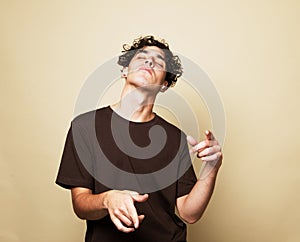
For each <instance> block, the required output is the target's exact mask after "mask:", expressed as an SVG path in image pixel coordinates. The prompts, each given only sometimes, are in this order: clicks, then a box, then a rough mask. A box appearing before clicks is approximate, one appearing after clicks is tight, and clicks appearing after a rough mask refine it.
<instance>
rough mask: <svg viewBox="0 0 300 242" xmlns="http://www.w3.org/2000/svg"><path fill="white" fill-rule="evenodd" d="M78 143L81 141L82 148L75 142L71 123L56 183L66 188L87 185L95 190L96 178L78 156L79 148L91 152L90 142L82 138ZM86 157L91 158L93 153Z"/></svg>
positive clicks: (86, 186)
mask: <svg viewBox="0 0 300 242" xmlns="http://www.w3.org/2000/svg"><path fill="white" fill-rule="evenodd" d="M77 133H79V132H77ZM77 136H78V135H77ZM77 136H76V138H77ZM77 139H78V138H77ZM77 143H80V145H81V148H80V147H79V148H78V147H77V146H75V144H74V138H73V132H72V125H71V127H70V129H69V131H68V134H67V138H66V142H65V146H64V150H63V154H62V158H61V163H60V167H59V170H58V174H57V178H56V184H57V185H59V186H61V187H63V188H66V189H70V188H72V187H85V188H89V189H91V190H93V189H94V178H93V176H92V175H91V174H90V173H89V172H88V171H87V169H86V166H84V165H83V163H82V161H81V159H80V158H79V156H78V150H80V149H85V150H86V153H88V152H89V149H88V144H87V142H86V140H84V139H81V141H80V142H77ZM76 148H77V149H76ZM84 157H85V158H86V159H89V158H90V157H91V155H85V156H84ZM88 162H90V161H88Z"/></svg>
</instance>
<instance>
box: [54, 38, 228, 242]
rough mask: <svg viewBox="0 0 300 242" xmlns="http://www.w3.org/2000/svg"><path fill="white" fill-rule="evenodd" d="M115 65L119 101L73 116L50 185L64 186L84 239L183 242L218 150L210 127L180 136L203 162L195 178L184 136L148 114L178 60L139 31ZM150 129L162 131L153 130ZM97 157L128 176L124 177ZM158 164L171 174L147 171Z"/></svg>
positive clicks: (177, 71) (202, 203) (201, 205)
mask: <svg viewBox="0 0 300 242" xmlns="http://www.w3.org/2000/svg"><path fill="white" fill-rule="evenodd" d="M118 63H119V64H120V65H121V66H123V69H122V77H123V78H124V79H125V83H124V88H123V91H122V93H121V98H120V101H119V102H118V103H116V104H113V105H111V106H108V107H104V108H100V109H98V110H96V111H93V112H90V113H86V114H83V115H80V116H79V117H77V118H75V119H74V120H73V122H72V124H71V128H70V130H69V132H68V136H67V140H66V144H65V149H64V152H63V157H62V161H61V165H60V169H59V172H58V176H57V180H56V183H57V184H58V185H60V186H62V187H64V188H68V189H71V194H72V202H73V208H74V212H75V213H76V215H77V216H78V217H79V218H81V219H85V220H87V231H86V237H85V241H88V242H90V241H92V242H94V241H101V242H102V241H103V242H112V241H118V242H119V241H130V242H133V241H143V242H147V241H149V242H150V241H151V242H157V241H162V242H169V241H170V242H171V241H174V242H179V241H186V225H185V223H184V222H186V223H195V222H196V221H198V220H199V219H200V217H201V215H202V214H203V212H204V210H205V208H206V206H207V204H208V202H209V200H210V197H211V195H212V192H213V189H214V184H215V180H216V177H217V173H218V170H219V167H220V165H221V163H222V153H221V147H220V145H219V144H218V141H217V140H216V139H215V138H214V137H213V134H212V133H211V132H210V131H206V133H205V135H206V139H205V140H204V141H202V142H199V143H198V142H197V141H196V140H194V139H193V138H192V137H188V138H187V140H188V142H189V144H190V145H191V147H192V148H191V149H190V152H191V153H197V156H198V157H199V158H201V159H202V160H203V161H205V162H207V165H208V166H211V167H210V168H209V169H211V172H210V173H209V175H208V176H206V177H205V179H201V180H197V178H196V176H195V173H194V170H193V167H192V165H191V161H190V157H189V151H188V148H187V142H186V137H185V135H184V134H183V132H182V131H181V130H179V129H178V128H177V127H175V126H173V125H172V124H170V123H168V122H167V121H165V120H164V119H163V118H161V117H160V116H158V115H157V114H155V113H154V112H153V106H154V102H155V98H156V96H157V94H158V93H159V92H165V91H166V90H167V89H168V87H170V86H172V85H174V84H175V82H176V81H177V78H178V77H179V76H180V75H181V74H182V67H181V64H180V60H179V58H178V57H177V56H174V55H173V54H172V52H171V51H170V50H169V47H168V45H167V44H166V43H165V42H164V41H159V40H156V39H155V38H154V37H153V36H146V37H143V38H139V39H137V40H135V41H134V42H133V45H132V46H128V45H124V54H123V55H121V56H120V57H119V62H118ZM91 117H92V118H91ZM91 120H92V121H91ZM92 126H93V127H92ZM158 126H159V127H160V128H162V129H163V132H162V130H161V129H160V130H159V131H158V132H153V130H154V129H153V128H154V127H158ZM91 127H92V128H91ZM151 132H152V133H151ZM128 134H129V135H128ZM151 135H152V136H151ZM93 136H94V137H96V139H95V140H96V141H95V140H94V139H93V138H92V137H93ZM149 136H151V137H149ZM79 139H80V141H78V140H79ZM76 144H77V145H76ZM135 145H136V146H137V148H136V147H135ZM99 149H100V150H101V152H99ZM135 149H136V150H135ZM102 151H103V153H102ZM136 151H139V152H136ZM99 153H101V155H99ZM82 154H83V155H82ZM105 159H108V160H109V162H111V164H112V165H113V167H117V168H118V169H119V171H123V173H126V174H128V173H130V174H131V175H132V174H135V175H136V177H134V178H133V179H132V180H131V181H130V182H128V181H125V180H124V179H122V175H121V173H122V172H121V173H116V172H115V171H114V170H113V169H112V168H108V167H109V166H107V165H105V162H104V160H105ZM174 161H175V163H174ZM176 162H177V163H176ZM173 164H175V168H174V165H173ZM171 165H173V168H172V169H169V167H170V166H171ZM164 169H169V170H168V172H167V173H165V174H167V175H166V176H168V177H171V182H168V183H167V184H165V183H163V182H162V180H164V179H160V178H161V176H156V175H155V174H157V173H159V171H161V170H164ZM143 176H144V177H147V179H146V180H143V178H141V179H140V177H143ZM103 177H105V179H103ZM149 177H150V178H149ZM159 177H160V178H159ZM148 178H149V179H148ZM107 179H108V180H109V182H106V181H107ZM137 184H138V185H137ZM145 187H147V188H145ZM147 189H148V190H147ZM144 191H150V192H148V193H144ZM175 209H177V211H178V214H179V216H180V218H181V219H180V218H179V217H178V216H176V214H175ZM183 221H184V222H183Z"/></svg>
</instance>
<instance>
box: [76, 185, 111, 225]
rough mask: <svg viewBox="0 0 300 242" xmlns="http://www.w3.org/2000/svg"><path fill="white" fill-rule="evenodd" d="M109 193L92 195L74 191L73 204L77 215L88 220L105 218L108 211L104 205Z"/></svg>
mask: <svg viewBox="0 0 300 242" xmlns="http://www.w3.org/2000/svg"><path fill="white" fill-rule="evenodd" d="M106 195H107V192H104V193H101V194H96V195H95V194H92V193H86V192H78V191H73V189H72V203H73V209H74V212H75V214H76V215H77V216H78V217H79V218H81V219H86V220H97V219H101V218H103V217H105V216H106V215H107V214H108V211H107V209H106V207H105V205H104V200H105V197H106Z"/></svg>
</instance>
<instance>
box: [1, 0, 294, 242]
mask: <svg viewBox="0 0 300 242" xmlns="http://www.w3.org/2000/svg"><path fill="white" fill-rule="evenodd" d="M299 12H300V4H299V1H297V0H295V1H292V0H285V1H284V0H278V1H276V0H274V1H270V0H268V1H258V0H254V1H253V0H246V1H238V0H228V1H221V0H217V1H191V0H186V1H169V2H163V1H155V0H154V1H150V2H149V1H147V2H143V1H123V2H121V1H71V0H70V1H33V0H31V1H1V2H0V34H1V38H0V73H1V76H0V78H1V96H0V98H1V102H0V105H1V119H0V120H1V126H0V132H1V146H0V149H1V150H0V159H1V162H0V189H1V199H0V214H1V220H0V241H1V242H2V241H3V242H15V241H26V242H27V241H28V242H32V241H43V242H50V241H51V242H66V241H72V242H79V241H83V236H84V229H85V225H84V222H83V221H80V220H79V219H77V218H76V217H75V215H74V214H73V212H72V208H71V201H70V194H69V192H68V191H66V190H63V189H61V188H59V187H58V186H56V185H55V184H54V180H55V177H56V172H57V169H58V165H59V162H60V157H61V152H62V148H63V145H64V139H65V135H66V131H67V129H68V127H69V124H70V121H71V119H72V114H73V109H74V104H75V101H76V98H77V95H78V93H79V91H80V88H81V86H82V85H83V83H84V81H85V80H86V77H87V76H88V75H89V74H90V73H91V72H92V71H93V70H95V68H96V67H97V66H99V65H100V64H101V63H104V62H105V61H107V60H109V59H110V58H111V57H113V56H115V55H116V54H118V53H119V52H120V51H121V45H122V44H123V43H128V42H131V40H132V39H134V38H136V37H138V36H140V35H144V34H154V35H156V36H159V37H163V38H165V39H166V40H167V41H169V42H170V45H171V47H172V49H173V50H175V51H177V52H179V53H181V54H183V55H185V56H187V57H189V58H190V59H192V60H193V61H194V62H196V63H197V64H198V65H199V66H201V67H202V68H203V69H204V70H205V71H206V72H207V73H208V74H209V76H210V77H211V78H212V80H213V81H214V84H215V86H216V88H217V90H218V92H219V93H220V95H221V97H222V100H223V104H224V107H225V111H226V118H227V129H226V132H227V135H226V142H225V145H224V148H223V150H224V157H225V158H224V165H223V166H222V169H221V172H220V175H219V178H218V182H217V187H216V190H215V193H214V195H213V198H212V200H211V203H210V204H209V207H208V209H207V211H206V212H205V215H204V216H203V217H202V219H201V221H199V222H198V223H196V224H194V225H192V226H189V241H190V242H198V241H202V242H235V241H236V242H269V241H270V242H271V241H272V242H297V241H300V232H299V230H298V229H299V224H300V211H299V202H300V189H299V184H300V176H299V169H300V165H299V144H300V137H299V131H300V128H299V127H300V126H299V123H300V115H299V107H298V106H299V104H300V102H299V88H300V84H299V83H300V75H299V63H300V48H299V43H300V39H299V22H300V17H299ZM175 88H176V87H175ZM193 105H198V103H193ZM199 105H200V106H201V104H199ZM204 109H205V108H204ZM201 125H202V126H203V127H202V128H206V127H208V128H209V121H207V114H205V112H203V123H201Z"/></svg>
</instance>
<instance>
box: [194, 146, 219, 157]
mask: <svg viewBox="0 0 300 242" xmlns="http://www.w3.org/2000/svg"><path fill="white" fill-rule="evenodd" d="M219 151H221V147H220V146H219V145H215V146H211V147H208V148H206V149H204V150H202V151H201V152H199V153H198V155H197V156H198V157H199V158H202V157H204V156H208V155H213V154H214V153H217V152H219Z"/></svg>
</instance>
